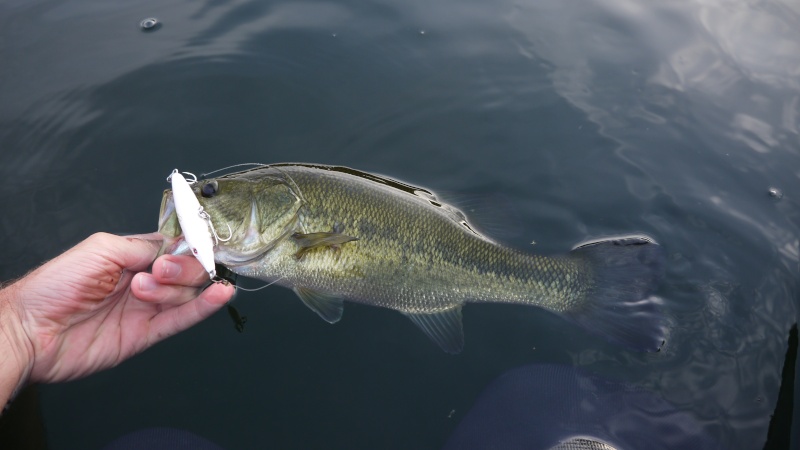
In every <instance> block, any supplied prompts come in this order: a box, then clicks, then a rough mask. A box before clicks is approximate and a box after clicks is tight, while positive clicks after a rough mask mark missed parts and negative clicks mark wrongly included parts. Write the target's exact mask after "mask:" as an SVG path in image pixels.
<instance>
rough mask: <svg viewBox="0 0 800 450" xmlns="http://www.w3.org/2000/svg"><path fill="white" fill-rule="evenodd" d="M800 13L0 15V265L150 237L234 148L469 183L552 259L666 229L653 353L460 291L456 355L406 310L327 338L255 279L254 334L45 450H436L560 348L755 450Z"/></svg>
mask: <svg viewBox="0 0 800 450" xmlns="http://www.w3.org/2000/svg"><path fill="white" fill-rule="evenodd" d="M656 3H663V4H660V5H659V4H656ZM798 5H800V3H798V2H795V1H792V0H771V1H763V2H747V1H738V2H729V1H709V0H698V1H694V2H687V1H675V2H649V1H644V0H638V1H637V0H616V1H611V0H598V1H593V2H565V1H562V0H543V1H536V2H533V1H528V2H524V1H523V2H519V1H517V2H515V1H508V0H492V1H488V2H487V1H480V2H478V1H469V0H468V1H463V0H459V1H451V0H444V1H437V2H430V1H422V0H410V1H402V2H401V1H392V2H388V1H358V2H356V1H348V0H344V1H341V2H326V1H320V2H300V1H285V2H283V1H263V0H258V1H244V0H240V1H226V0H208V1H185V0H174V1H173V0H167V1H152V0H150V1H139V2H123V1H98V0H94V1H91V0H75V1H55V0H46V1H31V0H26V1H19V0H14V1H0V175H1V176H0V186H2V193H3V196H2V199H0V208H1V209H2V211H3V212H2V214H1V215H0V229H1V230H2V234H0V249H2V260H0V279H9V278H12V277H16V276H20V275H22V274H24V273H25V272H26V271H27V270H29V269H30V268H32V267H33V266H35V265H36V264H38V263H39V262H41V261H43V260H45V259H47V258H50V257H52V256H54V255H56V254H58V253H60V252H61V251H63V250H64V249H66V248H68V247H69V246H71V245H73V244H75V243H77V242H78V241H80V240H82V239H83V238H85V237H86V236H87V235H89V234H90V233H92V232H95V231H110V232H116V233H140V232H149V231H153V230H154V229H155V228H156V224H157V220H158V217H157V216H158V210H159V205H160V199H161V191H162V190H163V189H164V188H166V187H167V183H166V181H165V177H166V176H167V175H168V174H169V172H170V171H171V170H172V169H173V168H175V167H178V168H180V169H182V170H188V171H192V172H195V173H202V172H205V171H210V170H213V169H217V168H220V167H223V166H227V165H230V164H236V163H242V162H266V163H268V162H283V161H305V162H316V163H327V164H336V165H345V166H351V167H354V168H358V169H361V170H366V171H372V172H376V173H381V174H385V175H389V176H391V177H395V178H398V179H400V180H404V181H406V182H409V183H412V184H415V185H419V186H424V187H427V188H430V189H432V190H433V191H436V192H442V193H445V194H447V193H452V194H453V196H454V198H462V197H459V196H463V197H466V198H468V199H469V200H467V202H466V203H468V204H469V205H473V206H468V207H467V209H478V210H484V211H486V210H488V211H489V213H488V214H486V213H484V215H486V216H489V219H488V221H489V222H493V223H490V224H489V225H488V228H489V229H495V228H498V229H499V231H497V232H491V233H492V234H493V235H495V236H497V237H499V239H501V240H502V241H504V242H507V243H508V244H510V245H513V246H517V247H520V248H526V249H527V248H531V250H532V251H533V250H535V251H539V252H543V253H561V252H565V251H567V250H569V249H570V248H571V247H572V246H573V245H574V244H576V243H578V242H580V241H584V240H587V239H594V238H599V237H604V236H609V235H618V234H628V233H646V234H648V235H650V236H653V237H654V238H655V239H656V240H658V241H659V242H660V243H662V244H663V245H664V247H665V248H666V249H667V252H668V255H669V256H668V259H669V264H668V270H667V276H666V280H665V282H664V284H663V286H662V288H661V289H660V291H659V292H658V294H659V296H660V297H662V298H663V300H664V304H665V309H666V310H667V311H668V312H669V314H670V317H671V322H672V327H671V329H670V334H669V338H668V342H667V346H666V347H665V349H664V350H663V351H662V352H660V353H656V354H637V353H632V352H628V351H626V350H624V349H620V348H618V347H615V346H613V345H611V344H606V343H604V342H600V341H598V340H597V339H596V338H595V337H593V336H591V335H588V334H586V333H584V332H583V331H581V330H579V329H576V328H575V327H573V326H570V325H567V324H565V323H563V322H561V321H559V320H557V319H555V318H552V317H550V316H547V315H545V314H542V313H541V312H539V311H537V310H535V309H533V308H525V307H514V306H506V305H469V306H467V307H466V308H465V309H464V318H465V323H464V327H465V333H466V349H465V351H464V352H463V353H462V354H460V355H458V356H450V355H446V354H444V353H443V352H441V350H439V349H438V348H437V347H436V346H435V345H433V344H432V343H431V342H429V341H428V340H427V338H426V337H425V336H424V335H422V333H420V332H419V331H418V330H417V329H416V328H415V327H414V326H413V325H412V324H411V323H410V322H409V321H408V320H407V319H405V318H404V317H402V316H401V315H400V314H397V313H395V312H392V311H388V310H382V309H377V308H369V307H365V306H359V305H351V304H348V305H347V307H346V308H345V315H344V318H343V320H342V321H341V322H340V323H339V324H337V325H335V326H331V325H328V324H327V323H324V322H323V321H321V320H320V319H319V318H318V317H317V316H316V315H315V314H314V313H312V312H311V311H309V310H307V308H306V307H305V306H303V305H302V303H301V302H300V301H298V300H297V299H296V298H295V297H294V294H292V293H291V292H290V291H288V290H286V289H282V288H277V287H275V288H269V289H266V290H263V291H259V292H257V293H240V294H239V295H238V297H237V299H236V305H237V307H238V308H239V310H240V311H241V313H242V314H244V315H246V316H247V317H248V322H247V325H246V328H245V332H244V333H242V334H239V333H237V332H236V331H235V330H234V327H233V325H232V323H231V321H230V318H229V317H228V315H227V314H226V313H225V311H221V312H220V313H219V314H217V315H215V316H214V317H212V318H210V319H209V320H207V321H206V322H204V323H202V324H201V325H199V326H197V327H195V328H193V329H192V330H189V331H188V332H185V333H183V334H181V335H178V336H175V337H173V338H171V339H169V340H167V341H165V342H163V343H160V344H158V345H156V346H155V347H154V348H152V349H151V350H149V351H147V352H145V353H143V354H141V355H139V356H137V357H135V358H133V359H131V360H129V361H127V362H125V363H123V364H122V365H121V366H119V367H117V368H115V369H113V370H109V371H107V372H104V373H100V374H96V375H93V376H90V377H88V378H86V379H83V380H79V381H74V382H70V383H66V384H60V385H51V386H43V387H42V388H41V391H40V393H41V400H42V409H43V413H44V418H45V424H46V428H47V438H48V440H49V444H50V447H51V448H52V449H56V450H61V449H97V448H101V447H102V446H103V445H105V444H107V443H108V442H110V441H111V440H113V439H114V438H116V437H119V436H121V435H124V434H126V433H129V432H132V431H136V430H139V429H142V428H144V427H148V426H166V427H175V428H183V429H187V430H190V431H192V432H195V433H197V434H200V435H202V436H204V437H206V438H208V439H210V440H212V441H215V442H216V443H218V444H220V445H222V446H224V447H226V448H229V449H244V448H281V449H293V448H296V449H310V448H349V449H359V448H364V449H368V448H369V449H373V448H385V449H410V448H414V449H436V448H441V447H442V446H443V445H444V443H445V441H446V440H447V438H448V436H449V435H450V433H451V432H452V431H453V430H454V429H455V427H456V425H457V424H458V422H459V420H461V419H462V418H463V417H464V415H465V414H466V412H467V411H468V409H469V408H470V406H471V405H472V404H473V402H474V401H475V399H476V398H477V396H478V394H479V393H480V392H481V391H482V390H483V389H484V388H485V387H486V386H487V385H488V384H489V383H490V382H491V380H493V379H495V378H496V377H498V376H499V375H501V374H502V373H504V372H506V371H508V370H510V369H513V368H516V367H519V366H523V365H527V364H532V363H546V364H564V365H569V366H576V367H579V368H580V369H581V370H584V371H588V372H591V373H596V374H598V375H600V376H603V377H606V378H609V379H614V380H620V381H624V382H626V383H630V384H633V385H636V386H640V387H642V388H644V389H647V390H649V391H651V392H654V393H657V394H658V395H659V396H661V397H662V398H663V399H664V400H665V401H666V402H669V403H670V404H671V405H674V406H675V408H676V409H677V410H679V411H680V412H681V414H682V415H690V416H692V417H694V418H695V419H696V421H697V423H698V424H699V427H700V428H701V429H702V430H703V432H704V433H706V434H707V435H709V436H711V437H712V438H713V439H714V440H715V441H717V442H718V443H719V445H720V448H729V449H754V448H760V447H761V446H762V445H763V443H764V442H765V440H766V435H767V429H768V426H769V420H770V415H771V414H772V412H773V410H774V408H775V404H776V401H777V397H778V390H779V387H780V384H781V370H782V366H783V360H784V356H785V353H786V350H787V338H788V331H789V328H790V327H791V326H792V324H794V323H795V322H797V317H798V298H800V293H799V292H800V291H799V287H800V286H798V278H799V277H798V258H799V254H800V251H799V250H798V231H799V230H800V208H798V201H797V199H798V195H800V194H798V193H800V189H798V188H800V136H799V134H798V129H800V119H799V117H800V6H798ZM151 16H152V17H157V18H158V19H159V20H160V21H161V23H162V26H161V27H160V28H158V29H156V30H154V31H150V32H145V31H142V30H141V29H140V28H139V22H140V21H141V20H142V19H144V18H147V17H151ZM771 187H774V188H777V189H779V190H780V191H782V193H783V195H782V196H780V195H779V196H770V195H769V194H768V190H769V188H771ZM445 196H446V195H445ZM779 197H780V198H779ZM476 199H477V200H476ZM475 205H477V206H475ZM481 205H483V206H481ZM484 206H486V207H485V208H484ZM498 212H500V213H499V214H498ZM531 241H535V242H536V244H535V246H533V247H531V245H530V242H531ZM254 285H255V284H254ZM546 388H547V387H546V386H542V389H546ZM535 425H536V424H531V426H535Z"/></svg>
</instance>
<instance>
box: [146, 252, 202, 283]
mask: <svg viewBox="0 0 800 450" xmlns="http://www.w3.org/2000/svg"><path fill="white" fill-rule="evenodd" d="M153 276H154V277H155V279H156V280H157V281H158V282H159V283H161V284H174V285H183V286H202V285H204V284H206V283H208V281H209V276H208V272H206V271H205V269H203V266H202V265H201V264H200V262H199V261H198V260H197V258H195V257H194V256H185V255H183V256H180V255H163V256H160V257H159V258H158V259H156V261H155V262H154V263H153Z"/></svg>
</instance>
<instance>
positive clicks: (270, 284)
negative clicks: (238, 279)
mask: <svg viewBox="0 0 800 450" xmlns="http://www.w3.org/2000/svg"><path fill="white" fill-rule="evenodd" d="M284 278H286V277H280V278H278V279H277V280H275V281H273V282H272V283H269V284H265V285H264V286H261V287H257V288H255V289H247V288H243V287H241V286H237V285H234V286H233V287H234V288H235V289H237V290H238V289H241V290H243V291H245V292H255V291H260V290H261V289H264V288H268V287H270V286H272V285H273V284H275V283H277V282H278V281H281V280H282V279H284Z"/></svg>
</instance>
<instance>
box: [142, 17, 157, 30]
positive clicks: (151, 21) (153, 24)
mask: <svg viewBox="0 0 800 450" xmlns="http://www.w3.org/2000/svg"><path fill="white" fill-rule="evenodd" d="M160 25H161V23H160V22H159V21H158V19H156V18H155V17H148V18H147V19H144V20H143V21H141V22H139V26H140V27H142V29H143V30H145V31H152V30H155V29H156V28H158V27H159V26H160Z"/></svg>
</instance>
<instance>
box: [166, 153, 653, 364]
mask: <svg viewBox="0 0 800 450" xmlns="http://www.w3.org/2000/svg"><path fill="white" fill-rule="evenodd" d="M192 189H193V192H194V193H195V195H196V196H197V199H198V201H199V202H200V205H201V206H202V208H203V209H204V211H205V212H206V213H207V214H208V218H209V219H210V221H211V224H212V225H213V227H211V228H212V229H215V230H225V231H226V232H225V234H226V235H227V234H228V230H230V232H229V233H230V236H229V238H228V236H225V237H226V238H228V239H226V240H225V241H218V242H217V243H216V246H215V248H214V257H215V260H216V262H217V263H218V264H222V265H224V266H225V267H227V268H228V269H230V270H231V271H233V272H234V273H236V274H238V275H242V276H245V277H251V278H256V279H259V280H264V281H269V282H277V284H279V285H283V286H286V287H289V288H291V289H293V290H294V292H295V293H297V295H298V296H299V297H300V299H301V300H302V301H303V303H305V304H306V306H308V307H309V308H310V309H312V310H313V311H314V312H316V313H317V314H318V315H319V316H320V317H322V318H323V319H325V320H326V321H328V322H330V323H335V322H337V321H338V320H339V319H341V317H342V311H343V300H348V301H352V302H358V303H363V304H367V305H373V306H382V307H384V308H390V309H394V310H396V311H399V312H401V313H403V314H405V315H406V316H407V317H409V318H410V319H411V321H412V322H414V323H415V324H416V325H417V326H418V327H419V328H420V329H421V330H422V331H423V332H425V333H426V334H427V335H428V336H429V337H430V338H431V339H432V340H433V341H434V342H436V343H437V344H438V345H439V346H440V347H441V348H442V349H443V350H444V351H446V352H448V353H458V352H460V351H461V349H462V347H463V345H464V333H463V329H462V323H461V309H462V307H463V306H464V304H465V303H470V302H492V303H517V304H525V305H531V306H536V307H539V308H542V309H545V310H547V311H550V312H553V313H556V314H558V315H561V316H562V317H565V318H567V319H569V320H571V321H573V322H577V323H578V324H580V325H582V326H584V327H586V328H588V329H589V330H591V331H594V332H596V333H599V334H601V335H603V336H605V337H606V338H608V339H610V340H612V341H616V342H618V343H621V344H623V345H625V346H627V347H629V348H633V349H636V350H648V351H654V350H657V349H659V348H660V346H661V345H662V343H663V339H664V331H665V330H664V329H663V326H662V316H661V314H660V312H659V307H658V299H657V298H655V297H650V294H651V292H652V291H653V289H654V288H655V285H656V282H657V280H658V278H659V273H660V272H661V269H662V267H663V251H662V249H661V247H660V246H659V245H657V244H656V243H655V242H654V241H652V240H651V239H649V238H646V237H626V238H618V239H610V240H603V241H597V242H593V243H589V244H585V245H582V246H579V247H577V248H575V249H573V250H572V251H571V252H570V253H569V254H566V255H559V256H542V255H535V254H529V253H525V252H521V251H519V250H516V249H513V248H509V247H507V246H504V245H502V244H500V243H498V242H495V241H494V240H493V239H491V238H489V237H487V236H485V235H483V234H481V233H480V232H478V231H477V230H476V228H475V227H474V226H473V225H472V224H471V223H470V222H469V220H468V219H467V218H466V216H465V215H464V214H463V213H462V212H461V211H459V210H458V209H456V208H454V207H452V206H450V205H448V204H446V203H444V202H442V201H440V200H439V199H437V198H436V196H435V195H434V194H432V193H431V192H430V191H428V190H425V189H422V188H417V187H414V186H410V185H408V184H405V183H402V182H400V181H396V180H392V179H389V178H385V177H382V176H377V175H372V174H368V173H365V172H361V171H358V170H353V169H349V168H346V167H335V166H323V165H316V164H273V165H268V166H261V167H258V168H255V169H251V170H246V171H242V172H237V173H231V174H228V175H225V176H221V177H218V178H213V179H207V180H203V181H200V182H198V183H196V184H195V185H194V186H192ZM159 231H160V232H161V233H162V234H163V235H164V236H166V237H167V238H171V241H170V242H171V247H170V248H169V249H167V251H170V252H173V253H180V252H183V251H185V250H186V246H185V245H182V243H181V229H180V224H179V223H178V220H177V216H176V214H175V206H174V201H173V198H172V193H171V191H170V190H166V191H165V192H164V196H163V199H162V205H161V217H160V220H159Z"/></svg>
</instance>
